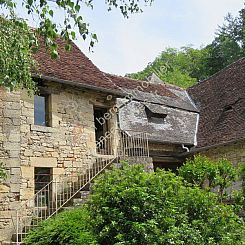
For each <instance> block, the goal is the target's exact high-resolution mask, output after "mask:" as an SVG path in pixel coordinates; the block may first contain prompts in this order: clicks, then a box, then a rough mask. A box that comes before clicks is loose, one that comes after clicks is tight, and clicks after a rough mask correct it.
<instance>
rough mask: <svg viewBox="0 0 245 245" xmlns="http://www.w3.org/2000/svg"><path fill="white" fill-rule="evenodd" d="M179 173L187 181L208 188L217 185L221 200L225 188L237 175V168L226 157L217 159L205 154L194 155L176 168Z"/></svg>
mask: <svg viewBox="0 0 245 245" xmlns="http://www.w3.org/2000/svg"><path fill="white" fill-rule="evenodd" d="M178 172H179V175H180V176H181V177H183V178H184V179H185V180H186V181H187V182H188V183H190V184H192V185H194V186H199V187H201V188H203V189H206V190H210V189H211V188H215V187H218V189H219V192H218V193H219V198H220V200H221V201H222V200H223V196H224V192H225V188H227V187H229V186H231V185H232V182H234V181H235V180H236V179H237V177H238V169H236V168H235V167H234V166H233V165H232V163H231V162H229V161H228V160H226V159H220V160H217V161H214V160H211V159H209V158H207V157H206V156H201V155H196V156H195V157H194V158H193V159H188V160H187V162H186V163H185V164H184V165H183V166H182V167H180V168H179V169H178Z"/></svg>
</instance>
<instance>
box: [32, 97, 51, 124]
mask: <svg viewBox="0 0 245 245" xmlns="http://www.w3.org/2000/svg"><path fill="white" fill-rule="evenodd" d="M46 100H47V97H45V96H38V95H35V97H34V124H35V125H41V126H48V125H47V120H46V119H47V111H46Z"/></svg>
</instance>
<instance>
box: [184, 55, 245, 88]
mask: <svg viewBox="0 0 245 245" xmlns="http://www.w3.org/2000/svg"><path fill="white" fill-rule="evenodd" d="M242 60H245V57H241V58H240V59H238V60H236V61H234V62H232V63H231V64H229V65H227V66H225V67H224V68H222V69H221V70H219V71H217V72H216V73H214V74H213V75H211V76H209V77H208V78H206V79H204V80H202V81H200V82H198V83H197V84H194V85H193V86H191V87H189V88H188V89H187V90H189V89H191V88H194V87H197V86H199V85H200V84H202V83H205V82H207V81H209V80H210V79H211V78H214V77H216V76H218V75H219V74H221V73H223V72H224V71H225V70H228V69H229V68H231V67H232V66H234V65H235V64H236V63H239V62H241V61H242Z"/></svg>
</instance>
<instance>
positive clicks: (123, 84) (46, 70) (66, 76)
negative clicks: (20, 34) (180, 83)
mask: <svg viewBox="0 0 245 245" xmlns="http://www.w3.org/2000/svg"><path fill="white" fill-rule="evenodd" d="M57 44H58V47H59V48H58V51H59V58H58V59H55V60H54V59H51V58H50V55H49V54H48V52H47V50H46V48H45V46H44V45H43V44H42V43H41V45H40V48H39V50H38V52H37V53H36V54H34V58H35V60H36V61H37V63H38V67H37V71H36V73H38V74H40V75H43V76H47V77H51V78H56V79H60V80H66V81H72V82H74V83H75V84H78V85H90V86H92V87H96V88H104V89H109V90H114V91H115V92H122V90H123V88H127V89H136V88H137V87H138V86H141V84H142V81H137V80H133V79H129V78H124V77H119V76H115V75H110V74H106V73H104V72H102V71H100V70H99V69H98V68H97V67H96V66H95V65H94V64H93V63H92V62H91V61H90V60H89V59H88V58H87V57H86V56H85V55H84V54H83V53H82V52H81V51H80V50H79V48H78V47H77V46H76V45H75V44H74V43H72V50H71V51H66V50H65V42H64V41H63V40H62V39H60V38H58V39H57ZM153 91H157V92H158V95H161V96H167V97H175V94H174V93H172V92H171V91H170V90H169V89H168V88H167V86H165V85H164V84H151V85H149V86H148V87H147V88H144V92H149V93H150V92H153Z"/></svg>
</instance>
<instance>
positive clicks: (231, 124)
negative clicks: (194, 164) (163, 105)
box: [188, 58, 245, 147]
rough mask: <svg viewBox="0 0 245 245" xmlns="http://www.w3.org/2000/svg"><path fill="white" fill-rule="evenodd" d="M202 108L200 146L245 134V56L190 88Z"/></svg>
mask: <svg viewBox="0 0 245 245" xmlns="http://www.w3.org/2000/svg"><path fill="white" fill-rule="evenodd" d="M188 93H189V94H190V96H191V97H192V99H193V100H194V102H195V104H196V105H197V107H198V108H199V110H200V120H199V127H198V133H197V143H198V147H206V146H212V145H216V144H222V143H227V142H230V141H233V140H238V139H241V138H244V137H245V58H242V59H240V60H239V61H237V62H235V63H233V64H231V65H230V66H228V67H226V68H225V69H223V70H222V71H220V72H218V73H217V74H215V75H213V76H212V77H210V78H208V79H207V80H205V81H202V82H200V83H199V84H197V85H195V86H193V87H191V88H189V89H188Z"/></svg>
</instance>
